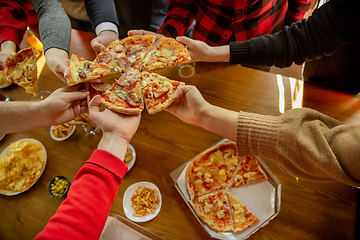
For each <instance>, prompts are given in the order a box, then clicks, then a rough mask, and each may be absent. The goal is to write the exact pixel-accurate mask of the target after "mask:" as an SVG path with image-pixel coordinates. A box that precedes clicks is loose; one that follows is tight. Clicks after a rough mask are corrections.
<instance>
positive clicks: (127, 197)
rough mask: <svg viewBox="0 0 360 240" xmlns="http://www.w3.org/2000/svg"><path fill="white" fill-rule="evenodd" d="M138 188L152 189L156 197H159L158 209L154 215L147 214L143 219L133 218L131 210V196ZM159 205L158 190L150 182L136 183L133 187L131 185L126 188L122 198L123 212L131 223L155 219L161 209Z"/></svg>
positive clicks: (159, 195) (159, 194)
mask: <svg viewBox="0 0 360 240" xmlns="http://www.w3.org/2000/svg"><path fill="white" fill-rule="evenodd" d="M138 186H144V187H147V188H152V189H155V190H156V195H158V197H159V200H160V202H159V207H158V208H157V209H156V210H155V213H154V214H150V213H147V214H146V215H145V216H143V217H135V216H133V213H134V212H133V210H132V209H131V195H132V194H133V193H134V192H135V190H136V188H137V187H138ZM161 204H162V199H161V193H160V190H159V188H158V187H157V186H156V185H155V184H153V183H151V182H138V183H134V184H133V185H131V186H130V187H128V188H127V189H126V191H125V193H124V197H123V208H124V212H125V215H126V217H127V218H129V219H130V220H131V221H134V222H147V221H149V220H151V219H153V218H155V217H156V216H157V215H158V214H159V212H160V209H161Z"/></svg>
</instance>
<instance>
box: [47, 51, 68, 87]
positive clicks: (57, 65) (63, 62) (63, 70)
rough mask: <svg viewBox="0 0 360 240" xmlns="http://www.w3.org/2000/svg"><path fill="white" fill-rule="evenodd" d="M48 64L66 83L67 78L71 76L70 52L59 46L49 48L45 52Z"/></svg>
mask: <svg viewBox="0 0 360 240" xmlns="http://www.w3.org/2000/svg"><path fill="white" fill-rule="evenodd" d="M45 58H46V64H47V65H48V67H49V68H50V70H51V71H52V72H53V73H55V75H56V76H58V77H59V78H60V79H61V80H62V81H63V82H64V83H67V81H66V78H68V77H70V75H71V71H70V68H69V61H70V60H69V54H68V53H67V52H66V51H65V50H62V49H59V48H49V49H48V50H46V52H45Z"/></svg>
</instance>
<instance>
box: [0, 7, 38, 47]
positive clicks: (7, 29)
mask: <svg viewBox="0 0 360 240" xmlns="http://www.w3.org/2000/svg"><path fill="white" fill-rule="evenodd" d="M29 23H30V24H37V17H36V14H35V11H34V8H33V7H32V6H31V4H30V2H29V1H28V0H13V1H8V0H0V44H1V43H2V42H4V41H6V40H11V41H13V42H15V43H16V45H17V47H18V48H19V46H20V44H21V41H22V40H23V36H24V34H25V31H26V28H27V27H28V24H29Z"/></svg>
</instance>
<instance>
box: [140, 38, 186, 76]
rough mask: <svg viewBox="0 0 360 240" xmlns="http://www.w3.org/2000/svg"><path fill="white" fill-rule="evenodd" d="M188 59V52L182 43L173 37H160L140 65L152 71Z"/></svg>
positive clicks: (172, 65) (175, 64)
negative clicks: (154, 47) (155, 46)
mask: <svg viewBox="0 0 360 240" xmlns="http://www.w3.org/2000/svg"><path fill="white" fill-rule="evenodd" d="M190 61H191V57H190V53H189V51H188V49H187V48H186V46H185V45H184V44H182V43H181V42H179V41H176V40H175V39H173V38H169V37H161V38H160V42H159V44H158V45H157V48H156V49H153V50H151V51H150V52H149V53H148V54H147V55H146V57H145V59H144V61H143V64H142V67H143V69H144V70H146V71H154V70H158V69H163V68H169V67H174V66H177V65H179V64H181V63H185V62H190Z"/></svg>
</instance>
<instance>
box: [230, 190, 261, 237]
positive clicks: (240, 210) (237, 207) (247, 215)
mask: <svg viewBox="0 0 360 240" xmlns="http://www.w3.org/2000/svg"><path fill="white" fill-rule="evenodd" d="M227 194H228V196H229V202H230V209H231V215H232V219H233V223H234V231H235V232H241V231H243V230H245V229H247V228H249V227H251V226H252V225H254V224H255V223H257V222H258V221H260V218H258V217H257V216H255V215H254V214H253V213H251V212H250V211H249V210H248V209H247V208H246V207H245V206H244V205H243V204H242V203H241V202H240V201H239V200H238V199H237V198H235V197H234V196H233V195H231V194H230V193H227Z"/></svg>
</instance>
